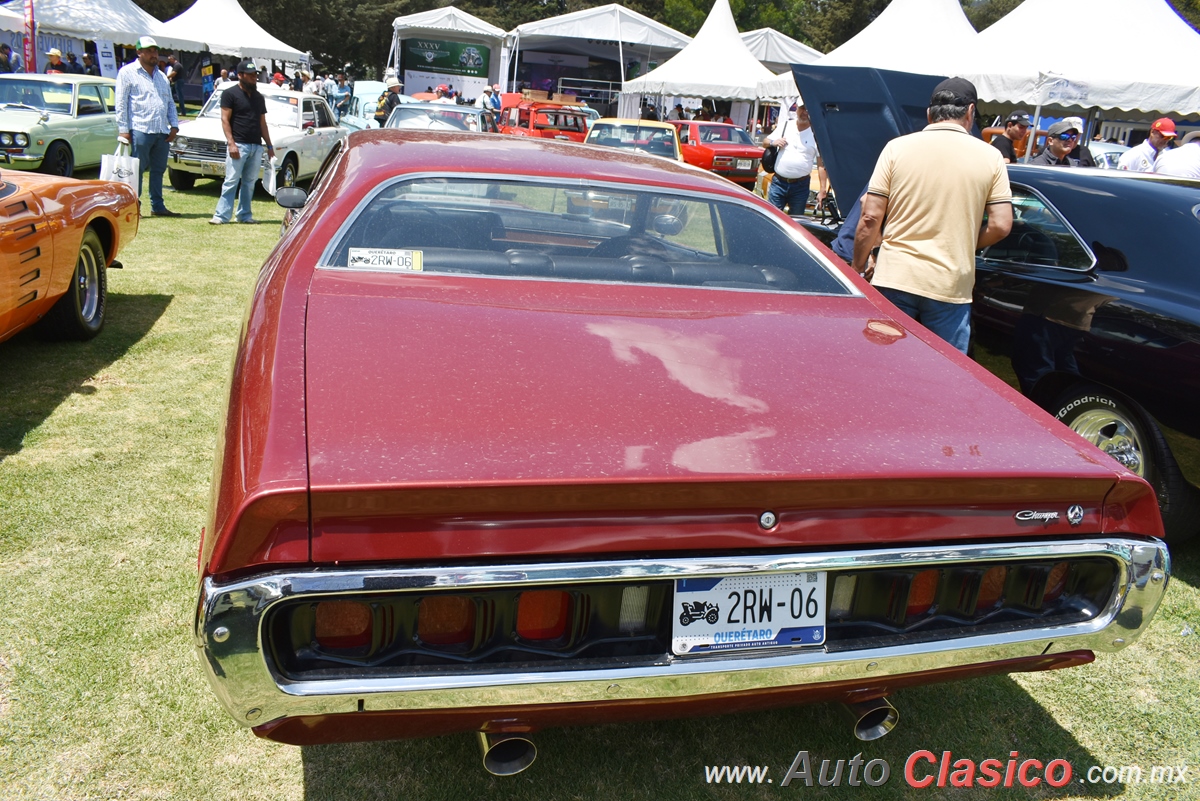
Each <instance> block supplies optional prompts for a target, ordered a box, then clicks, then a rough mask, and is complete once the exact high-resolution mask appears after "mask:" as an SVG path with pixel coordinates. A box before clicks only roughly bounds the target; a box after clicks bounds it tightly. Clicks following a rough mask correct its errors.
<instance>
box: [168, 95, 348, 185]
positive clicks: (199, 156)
mask: <svg viewBox="0 0 1200 801" xmlns="http://www.w3.org/2000/svg"><path fill="white" fill-rule="evenodd" d="M232 86H236V83H235V82H233V81H229V82H227V83H223V84H221V85H220V86H218V87H217V89H216V91H214V92H213V93H212V96H211V97H209V98H208V102H207V103H205V104H204V109H203V110H202V111H201V112H200V116H199V117H197V118H196V119H194V120H189V121H187V122H184V123H182V124H181V125H180V126H179V135H178V136H176V137H175V141H174V142H172V143H171V157H170V160H169V162H168V163H167V168H168V169H167V176H168V178H169V179H170V181H171V186H172V187H173V188H175V189H191V188H192V187H193V186H195V184H196V178H197V177H204V178H218V179H224V178H225V156H226V144H225V133H224V131H223V130H222V128H221V93H222V92H224V91H225V90H226V89H228V88H230V87H232ZM258 91H259V92H260V93H261V94H262V95H263V97H264V98H265V99H266V101H267V126H268V128H269V129H270V131H271V144H273V145H275V165H276V168H277V171H278V172H277V176H276V182H277V184H278V185H279V186H293V185H294V184H295V183H296V182H297V181H302V180H305V179H306V178H311V177H312V176H313V175H314V174H315V173H316V172H317V168H318V167H320V166H321V163H322V162H323V161H325V157H326V156H327V155H329V151H330V150H332V149H333V146H334V145H336V144H337V143H338V142H339V141H340V140H341V139H343V138H344V137H345V136H346V135H347V134H349V133H350V129H348V128H344V127H342V126H340V125H338V124H337V123H336V122H334V116H333V110H332V109H330V108H329V104H328V103H326V102H325V98H323V97H318V96H317V95H311V94H305V93H303V92H293V91H291V90H290V89H280V88H278V87H276V86H274V85H273V84H261V83H260V84H259V85H258ZM268 163H269V162H268V160H267V154H266V150H265V149H264V150H263V167H264V168H265V167H266V166H267V164H268ZM259 177H260V178H261V177H262V170H261V169H260V171H259Z"/></svg>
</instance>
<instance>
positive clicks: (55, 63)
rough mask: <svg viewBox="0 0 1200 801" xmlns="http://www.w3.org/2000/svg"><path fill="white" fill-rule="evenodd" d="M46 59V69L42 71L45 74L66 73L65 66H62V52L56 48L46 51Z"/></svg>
mask: <svg viewBox="0 0 1200 801" xmlns="http://www.w3.org/2000/svg"><path fill="white" fill-rule="evenodd" d="M46 58H47V59H48V61H47V62H46V69H44V70H42V71H43V72H45V73H46V74H48V75H53V74H55V73H66V72H68V70H67V65H66V64H64V63H63V60H62V51H61V50H59V49H58V48H57V47H52V48H50V49H49V50H47V51H46Z"/></svg>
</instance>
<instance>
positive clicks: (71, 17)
mask: <svg viewBox="0 0 1200 801" xmlns="http://www.w3.org/2000/svg"><path fill="white" fill-rule="evenodd" d="M4 7H5V8H7V9H8V10H9V11H14V12H16V13H18V14H21V15H22V16H24V5H23V3H22V1H21V0H14V1H13V2H11V3H6V4H5V6H4ZM33 15H34V20H35V21H36V22H37V24H38V27H39V28H41V27H42V26H43V25H44V26H45V27H46V28H47V29H51V28H52V29H54V30H55V31H59V32H62V33H69V34H70V35H72V36H78V37H79V38H80V39H102V40H108V41H110V42H113V43H114V44H122V45H132V44H134V42H136V41H137V40H138V37H140V36H153V37H154V39H155V41H157V42H158V44H159V46H160V47H163V48H171V49H176V50H191V51H196V52H198V51H202V50H204V47H205V45H204V42H202V41H200V40H199V39H197V38H196V37H195V36H191V35H190V34H189V35H186V36H176V35H172V34H168V33H165V32H163V29H162V28H163V23H161V22H159V21H158V20H157V19H155V18H154V17H152V16H150V15H149V14H147V13H146V12H145V11H143V10H142V9H140V8H138V6H137V5H135V4H134V3H133V0H89V1H88V2H86V3H82V2H79V0H33Z"/></svg>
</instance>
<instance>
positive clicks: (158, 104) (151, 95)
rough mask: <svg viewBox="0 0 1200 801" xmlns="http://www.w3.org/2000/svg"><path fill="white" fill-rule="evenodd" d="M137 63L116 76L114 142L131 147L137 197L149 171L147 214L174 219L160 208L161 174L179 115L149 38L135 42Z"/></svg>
mask: <svg viewBox="0 0 1200 801" xmlns="http://www.w3.org/2000/svg"><path fill="white" fill-rule="evenodd" d="M136 48H137V54H138V57H137V61H133V62H130V63H129V64H126V65H125V66H124V67H121V70H120V71H119V72H118V73H117V139H118V140H119V141H121V142H125V143H126V144H132V145H133V155H135V156H137V158H138V162H139V164H138V167H139V172H138V196H139V197H141V194H142V175H141V174H142V173H143V172H145V171H146V170H150V213H151V214H152V215H154V216H155V217H178V216H179V214H178V213H177V212H174V211H171V210H169V209H168V208H167V207H166V206H165V205H163V196H162V184H163V173H165V172H166V171H167V156H168V155H169V151H170V149H171V142H173V141H175V135H176V134H177V133H179V116H178V114H177V113H176V111H175V101H174V98H172V97H171V84H170V82H169V81H168V80H167V76H166V75H164V74H163V73H162V71H161V70H159V69H158V42H156V41H154V40H153V39H151V38H150V37H149V36H143V37H142V38H140V39H138V40H137V45H136Z"/></svg>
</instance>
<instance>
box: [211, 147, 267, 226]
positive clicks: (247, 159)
mask: <svg viewBox="0 0 1200 801" xmlns="http://www.w3.org/2000/svg"><path fill="white" fill-rule="evenodd" d="M237 149H238V152H239V153H240V154H241V158H236V159H235V158H233V157H231V156H229V155H226V156H225V183H223V184H221V199H220V200H218V201H217V217H219V218H220V219H221V221H222V222H229V216H230V214H232V213H233V193H234V192H235V191H237V189H238V182H239V181H240V182H241V184H242V188H241V191H238V193H237V196H238V211H237V218H238V222H246V221H248V220H251V219H253V216H254V215H252V214H251V213H250V201H251V200H253V199H254V182H255V181H257V180H258V168H259V167H261V166H262V154H263V146H262V145H243V144H242V143H241V142H238V143H237Z"/></svg>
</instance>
